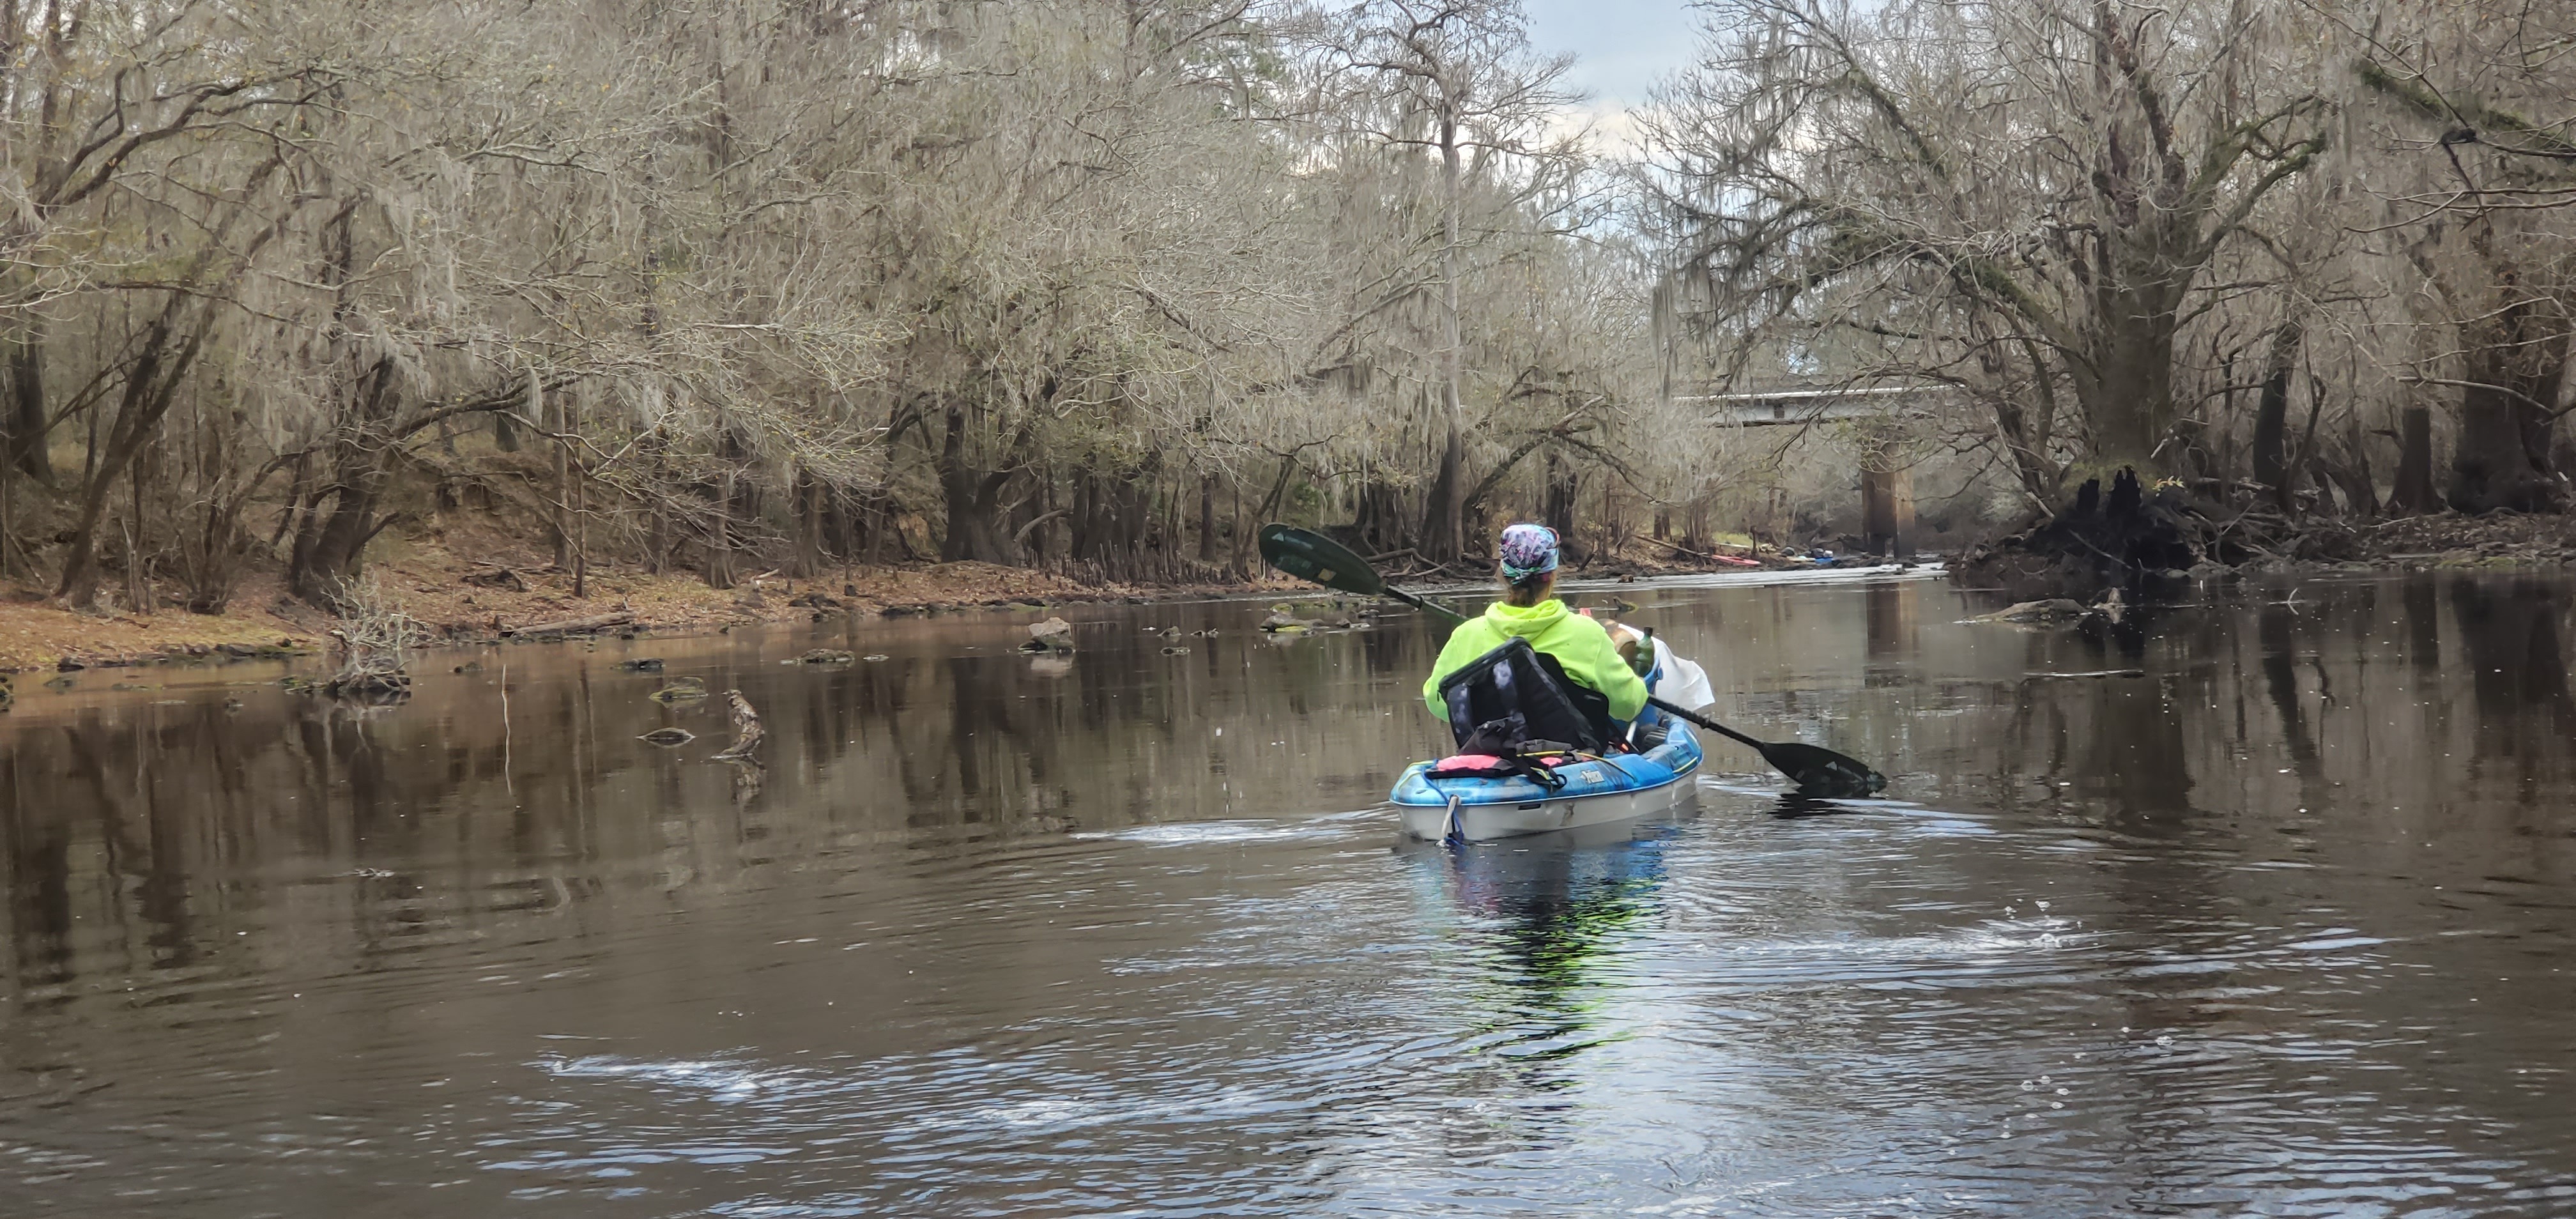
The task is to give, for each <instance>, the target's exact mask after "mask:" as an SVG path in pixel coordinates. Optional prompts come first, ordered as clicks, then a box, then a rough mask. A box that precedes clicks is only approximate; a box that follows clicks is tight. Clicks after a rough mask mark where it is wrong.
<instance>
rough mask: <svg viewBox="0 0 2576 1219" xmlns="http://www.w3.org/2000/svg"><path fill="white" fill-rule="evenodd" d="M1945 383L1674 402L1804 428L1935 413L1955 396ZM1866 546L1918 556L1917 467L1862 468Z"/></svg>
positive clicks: (1712, 413)
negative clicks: (1915, 490) (1835, 421)
mask: <svg viewBox="0 0 2576 1219" xmlns="http://www.w3.org/2000/svg"><path fill="white" fill-rule="evenodd" d="M1957 395H1958V390H1957V389H1956V388H1954V387H1952V386H1947V385H1873V386H1868V387H1866V388H1861V387H1851V386H1842V387H1833V388H1785V389H1768V390H1755V391H1752V392H1747V393H1738V394H1693V395H1681V396H1676V397H1675V398H1674V399H1673V401H1675V402H1678V403H1687V404H1695V405H1700V406H1703V407H1704V408H1705V409H1706V410H1707V412H1708V417H1709V421H1710V422H1712V423H1716V424H1719V425H1721V426H1732V427H1792V426H1794V427H1806V426H1808V425H1810V424H1816V423H1828V422H1831V421H1834V420H1837V419H1891V418H1906V417H1916V416H1924V415H1929V414H1931V413H1932V407H1933V405H1934V404H1935V403H1936V402H1940V401H1944V400H1955V399H1956V397H1957ZM1860 518H1861V538H1862V545H1864V546H1866V547H1867V548H1868V549H1869V551H1870V553H1872V554H1886V555H1889V556H1891V557H1894V558H1900V559H1907V558H1912V557H1913V556H1914V471H1913V470H1912V469H1911V468H1908V467H1897V468H1894V469H1887V470H1879V469H1872V468H1870V467H1869V466H1867V465H1863V466H1862V467H1861V471H1860Z"/></svg>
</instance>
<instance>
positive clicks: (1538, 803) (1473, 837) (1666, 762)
mask: <svg viewBox="0 0 2576 1219" xmlns="http://www.w3.org/2000/svg"><path fill="white" fill-rule="evenodd" d="M1699 764H1700V746H1699V737H1698V736H1697V735H1696V734H1694V733H1693V732H1692V731H1691V728H1690V725H1688V724H1683V723H1678V722H1677V723H1674V724H1673V725H1672V730H1671V732H1670V733H1669V734H1667V735H1666V736H1665V737H1664V741H1663V743H1662V744H1660V745H1657V746H1655V747H1654V748H1653V749H1649V750H1647V751H1646V752H1644V753H1627V754H1617V755H1613V756H1607V757H1604V756H1601V755H1597V754H1589V753H1586V754H1577V755H1574V757H1573V759H1572V760H1570V761H1567V762H1565V763H1563V764H1561V765H1557V766H1555V767H1553V768H1552V769H1553V771H1554V772H1555V774H1556V776H1557V777H1558V778H1559V779H1561V780H1563V784H1562V785H1561V786H1558V787H1556V788H1554V789H1550V788H1548V787H1545V786H1542V785H1541V784H1540V783H1539V781H1538V780H1536V779H1533V778H1530V777H1528V776H1525V775H1509V776H1449V777H1440V778H1434V777H1432V772H1433V771H1434V770H1435V769H1439V768H1441V767H1442V765H1443V764H1442V763H1441V762H1439V761H1431V762H1416V763H1414V764H1413V765H1411V766H1409V767H1406V768H1405V771H1404V774H1403V776H1402V777H1400V778H1398V779H1397V780H1396V781H1395V790H1394V792H1393V793H1391V797H1390V798H1392V799H1393V800H1394V801H1395V805H1396V810H1397V812H1398V813H1400V814H1401V815H1402V816H1403V819H1404V832H1405V833H1407V834H1410V835H1412V836H1413V837H1416V838H1425V839H1432V840H1435V841H1436V840H1439V839H1443V838H1464V839H1466V840H1468V841H1470V842H1485V841H1490V840H1492V839H1496V838H1512V837H1517V836H1519V835H1522V834H1545V833H1549V832H1551V831H1555V830H1570V829H1576V828H1579V827H1582V826H1587V825H1604V824H1607V823H1610V822H1613V821H1626V820H1629V819H1631V818H1635V817H1643V816H1647V815H1649V814H1652V813H1659V812H1662V811H1664V810H1665V809H1668V808H1671V807H1672V806H1673V805H1674V804H1676V803H1679V802H1680V801H1681V800H1683V799H1685V798H1687V797H1689V796H1690V795H1691V794H1692V793H1693V792H1694V791H1695V790H1696V789H1697V785H1696V784H1694V783H1692V782H1690V781H1689V780H1690V777H1691V776H1692V775H1694V774H1696V773H1698V771H1699Z"/></svg>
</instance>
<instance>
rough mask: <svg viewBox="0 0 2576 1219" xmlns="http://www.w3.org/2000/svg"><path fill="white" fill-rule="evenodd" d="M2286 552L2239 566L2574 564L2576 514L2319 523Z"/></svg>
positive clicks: (2443, 516) (2325, 567)
mask: <svg viewBox="0 0 2576 1219" xmlns="http://www.w3.org/2000/svg"><path fill="white" fill-rule="evenodd" d="M2295 536H2296V538H2297V544H2296V545H2294V546H2292V547H2289V548H2287V549H2286V552H2285V553H2280V554H2276V555H2271V556H2266V557H2262V558H2257V559H2255V560H2253V561H2251V562H2248V563H2244V564H2240V565H2239V567H2238V570H2244V571H2280V572H2315V571H2440V570H2510V569H2520V568H2553V567H2569V566H2576V517H2570V516H2562V515H2536V516H2535V515H2530V514H2526V513H2520V512H2505V511H2498V512H2490V513H2487V514H2484V515H2482V516H2465V515H2462V514H2460V513H2457V512H2437V513H2434V514H2432V515H2430V516H2408V517H2399V518H2397V519H2395V520H2387V521H2371V522H2363V523H2361V524H2358V525H2350V524H2344V523H2341V522H2318V523H2316V524H2313V525H2310V526H2308V527H2307V528H2306V529H2304V530H2302V531H2300V532H2299V533H2298V534H2297V535H2295Z"/></svg>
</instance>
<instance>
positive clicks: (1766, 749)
mask: <svg viewBox="0 0 2576 1219" xmlns="http://www.w3.org/2000/svg"><path fill="white" fill-rule="evenodd" d="M1260 537H1261V557H1262V559H1263V561H1265V562H1267V563H1269V564H1270V565H1271V566H1272V567H1276V568H1278V569H1279V570H1281V571H1283V572H1286V573H1288V574H1289V575H1292V576H1295V577H1297V578H1298V579H1300V580H1311V581H1313V582H1315V583H1317V584H1321V585H1323V586H1324V587H1326V588H1331V589H1338V590H1340V591H1342V592H1346V593H1357V594H1358V595H1360V596H1363V597H1393V598H1395V599H1396V600H1398V601H1401V602H1403V603H1405V604H1406V605H1410V606H1412V607H1414V608H1415V609H1418V610H1422V611H1423V612H1425V613H1429V614H1434V615H1437V616H1439V617H1441V618H1445V619H1447V620H1448V621H1449V623H1450V624H1451V625H1452V626H1455V625H1457V624H1459V623H1462V622H1465V621H1466V620H1467V618H1466V616H1465V615H1463V614H1460V613H1459V612H1457V611H1456V610H1453V609H1450V608H1449V607H1447V606H1445V605H1434V604H1432V603H1430V602H1428V601H1425V600H1423V599H1422V598H1420V597H1417V596H1415V595H1413V594H1412V593H1409V592H1406V591H1404V590H1403V589H1400V588H1393V587H1390V586H1388V584H1387V583H1386V581H1385V580H1383V579H1381V578H1379V576H1378V574H1377V569H1376V568H1375V567H1372V566H1370V565H1369V562H1368V560H1366V559H1363V558H1361V557H1359V556H1358V555H1355V554H1352V553H1351V552H1350V550H1349V548H1347V547H1345V546H1343V545H1342V544H1341V543H1339V542H1336V541H1334V540H1333V539H1331V538H1328V537H1325V536H1324V535H1322V534H1320V533H1316V532H1314V531H1313V530H1309V529H1299V528H1297V527H1296V526H1293V525H1264V526H1262V527H1261V535H1260ZM1646 702H1647V703H1648V705H1650V706H1653V707H1654V708H1656V709H1657V710H1660V711H1664V712H1666V713H1669V714H1671V715H1674V716H1676V717H1679V718H1681V719H1685V720H1688V721H1690V722H1691V723H1693V724H1697V725H1699V726H1700V727H1702V728H1706V729H1708V730H1709V731H1711V732H1714V733H1717V734H1718V735H1720V736H1724V737H1726V738H1728V739H1729V740H1733V741H1736V742H1739V743H1741V744H1744V745H1748V746H1751V747H1752V749H1753V751H1754V752H1755V753H1758V754H1761V755H1762V760H1763V761H1765V762H1769V763H1770V764H1771V765H1773V766H1774V767H1777V768H1778V769H1779V771H1780V773H1781V774H1784V775H1787V776H1789V779H1790V781H1792V782H1794V783H1796V784H1797V785H1798V790H1799V791H1801V792H1803V793H1805V794H1808V795H1821V796H1866V795H1870V794H1871V793H1874V792H1876V791H1878V790H1879V789H1880V788H1883V787H1886V786H1887V778H1886V776H1884V775H1881V774H1879V773H1878V772H1877V771H1875V770H1871V769H1870V768H1869V767H1868V766H1867V765H1866V764H1864V763H1862V762H1861V761H1860V760H1859V759H1856V758H1852V757H1848V756H1845V755H1843V754H1839V753H1835V752H1834V751H1833V750H1830V749H1825V748H1821V747H1818V746H1815V745H1808V744H1804V743H1801V742H1798V741H1759V740H1755V739H1754V738H1752V737H1749V736H1746V735H1744V734H1743V733H1741V732H1737V731H1736V730H1734V729H1732V728H1729V727H1727V726H1726V725H1724V724H1721V723H1718V722H1717V721H1716V720H1713V719H1710V718H1708V717H1707V716H1704V715H1701V714H1700V713H1698V712H1696V711H1691V710H1687V709H1685V708H1681V707H1676V706H1674V705H1673V704H1671V703H1668V702H1665V701H1664V700H1662V699H1660V698H1649V699H1647V700H1646Z"/></svg>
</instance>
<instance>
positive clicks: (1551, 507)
mask: <svg viewBox="0 0 2576 1219" xmlns="http://www.w3.org/2000/svg"><path fill="white" fill-rule="evenodd" d="M1582 485H1583V474H1582V472H1581V471H1579V470H1576V469H1575V468H1574V467H1573V466H1572V465H1569V464H1567V462H1566V460H1565V456H1564V455H1563V454H1561V453H1558V452H1557V451H1556V450H1555V449H1554V448H1550V449H1549V450H1548V451H1547V494H1546V497H1545V499H1544V501H1543V502H1542V503H1541V504H1540V508H1539V519H1540V521H1541V522H1543V523H1544V524H1546V526H1547V527H1548V528H1550V529H1553V530H1555V531H1556V536H1557V538H1558V540H1559V541H1564V540H1568V539H1571V538H1572V537H1573V536H1574V505H1575V496H1576V494H1577V493H1578V492H1579V491H1580V490H1581V489H1582Z"/></svg>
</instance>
